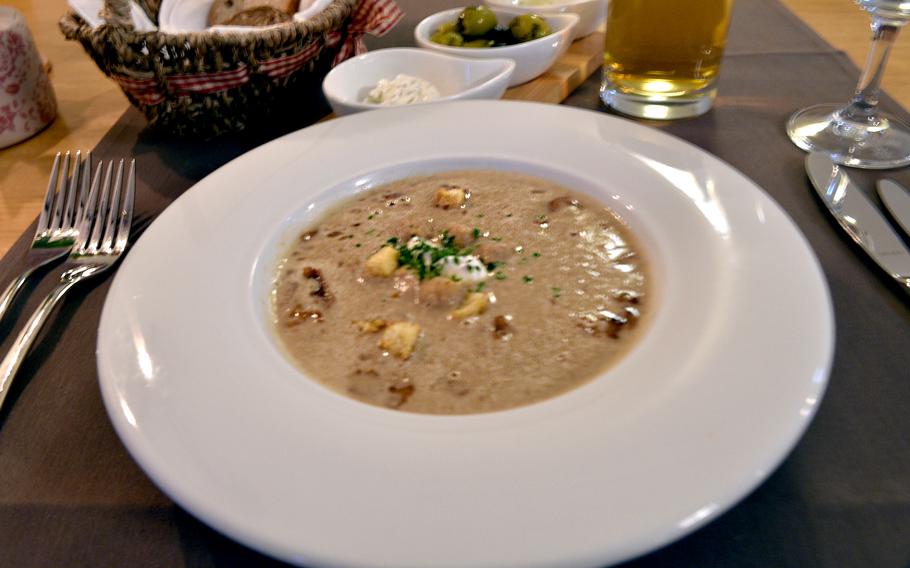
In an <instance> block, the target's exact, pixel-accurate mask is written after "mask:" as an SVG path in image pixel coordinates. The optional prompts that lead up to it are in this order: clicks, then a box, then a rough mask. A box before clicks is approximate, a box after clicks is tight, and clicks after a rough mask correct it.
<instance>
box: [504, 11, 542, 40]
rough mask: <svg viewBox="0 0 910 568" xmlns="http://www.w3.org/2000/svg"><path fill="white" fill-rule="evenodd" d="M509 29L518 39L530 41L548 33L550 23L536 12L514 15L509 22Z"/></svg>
mask: <svg viewBox="0 0 910 568" xmlns="http://www.w3.org/2000/svg"><path fill="white" fill-rule="evenodd" d="M509 31H510V32H512V37H514V38H515V39H516V40H518V41H530V40H532V39H537V38H541V37H544V36H546V35H550V32H551V31H552V30H551V29H550V24H548V23H547V21H546V20H544V19H543V18H542V17H540V16H538V15H537V14H522V15H520V16H515V17H514V18H512V21H511V22H509Z"/></svg>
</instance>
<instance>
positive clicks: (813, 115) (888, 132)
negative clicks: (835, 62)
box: [787, 104, 910, 169]
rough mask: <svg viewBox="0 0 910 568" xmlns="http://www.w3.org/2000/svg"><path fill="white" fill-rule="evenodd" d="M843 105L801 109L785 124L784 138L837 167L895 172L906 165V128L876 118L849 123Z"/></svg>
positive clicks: (909, 142) (909, 158)
mask: <svg viewBox="0 0 910 568" xmlns="http://www.w3.org/2000/svg"><path fill="white" fill-rule="evenodd" d="M843 110H844V107H843V105H836V104H825V105H815V106H811V107H809V108H805V109H803V110H801V111H799V112H797V113H795V114H794V115H793V116H791V117H790V120H789V121H788V122H787V135H788V136H790V140H792V141H793V143H794V144H796V145H797V146H799V147H800V148H802V149H803V150H807V151H810V152H824V153H826V154H829V155H830V156H831V159H832V160H833V161H835V162H837V163H838V164H843V165H845V166H852V167H856V168H866V169H888V168H899V167H901V166H906V165H908V164H910V127H908V126H907V125H906V124H904V123H902V122H900V121H899V120H897V119H895V118H893V117H891V116H889V115H886V114H878V115H876V117H875V120H874V121H872V120H864V121H859V120H851V119H850V118H848V117H846V116H845V115H844V113H843V112H842V111H843Z"/></svg>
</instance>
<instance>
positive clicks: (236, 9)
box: [208, 0, 298, 26]
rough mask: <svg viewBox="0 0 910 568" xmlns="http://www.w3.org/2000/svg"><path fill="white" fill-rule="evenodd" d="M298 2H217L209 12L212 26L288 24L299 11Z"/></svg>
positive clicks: (240, 0)
mask: <svg viewBox="0 0 910 568" xmlns="http://www.w3.org/2000/svg"><path fill="white" fill-rule="evenodd" d="M297 1H298V0H215V2H214V3H212V8H211V9H210V10H209V18H208V24H209V25H210V26H268V25H271V24H277V23H281V22H286V21H288V20H290V19H291V16H293V14H294V12H296V11H297Z"/></svg>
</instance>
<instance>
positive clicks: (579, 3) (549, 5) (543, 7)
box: [484, 0, 607, 39]
mask: <svg viewBox="0 0 910 568" xmlns="http://www.w3.org/2000/svg"><path fill="white" fill-rule="evenodd" d="M484 3H486V4H487V5H488V6H492V7H493V8H494V9H495V8H505V9H507V10H514V11H516V12H522V13H534V14H539V15H541V16H549V15H551V14H566V13H571V14H578V25H577V26H575V30H574V32H573V34H572V39H579V38H583V37H585V36H589V35H591V34H592V33H594V32H596V31H597V28H598V27H599V26H600V25H601V24H602V23H604V21H605V20H606V19H607V0H484Z"/></svg>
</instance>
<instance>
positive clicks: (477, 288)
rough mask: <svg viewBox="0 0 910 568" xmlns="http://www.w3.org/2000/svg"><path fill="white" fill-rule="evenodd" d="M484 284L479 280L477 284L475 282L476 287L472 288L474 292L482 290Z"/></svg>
mask: <svg viewBox="0 0 910 568" xmlns="http://www.w3.org/2000/svg"><path fill="white" fill-rule="evenodd" d="M486 285H487V283H486V282H480V283H479V284H477V287H476V288H474V291H475V292H483V289H484V288H485V287H486Z"/></svg>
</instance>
